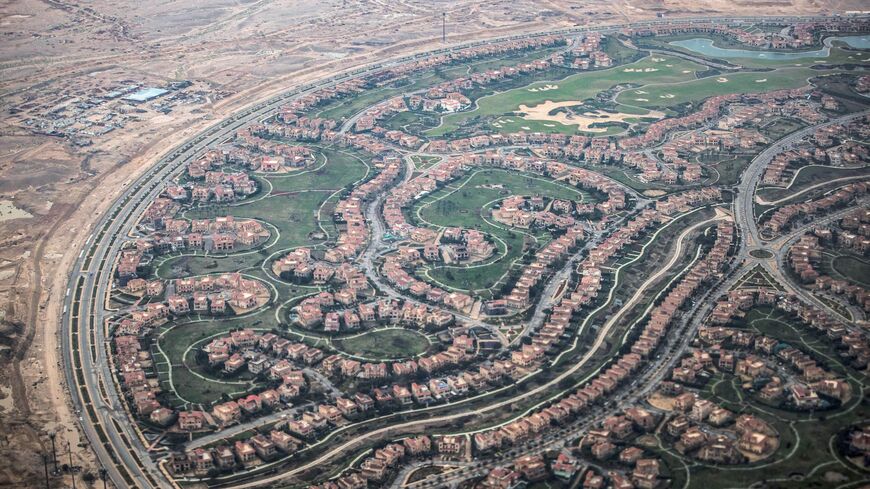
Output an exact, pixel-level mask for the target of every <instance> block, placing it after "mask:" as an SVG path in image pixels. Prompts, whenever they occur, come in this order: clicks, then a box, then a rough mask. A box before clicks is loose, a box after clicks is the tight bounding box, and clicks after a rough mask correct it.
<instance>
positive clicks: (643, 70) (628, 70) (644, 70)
mask: <svg viewBox="0 0 870 489" xmlns="http://www.w3.org/2000/svg"><path fill="white" fill-rule="evenodd" d="M622 71H623V72H625V73H650V72H653V71H659V69H658V68H625V69H624V70H622Z"/></svg>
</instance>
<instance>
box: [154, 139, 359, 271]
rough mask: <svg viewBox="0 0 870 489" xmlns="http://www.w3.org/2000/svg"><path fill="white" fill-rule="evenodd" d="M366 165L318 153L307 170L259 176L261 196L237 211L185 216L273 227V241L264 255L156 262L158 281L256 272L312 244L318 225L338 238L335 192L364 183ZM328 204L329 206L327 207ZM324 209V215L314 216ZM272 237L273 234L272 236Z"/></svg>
mask: <svg viewBox="0 0 870 489" xmlns="http://www.w3.org/2000/svg"><path fill="white" fill-rule="evenodd" d="M367 165H368V163H367V162H366V161H365V160H363V159H361V158H360V157H359V156H356V155H355V154H353V153H350V152H345V151H339V150H333V149H322V150H321V153H319V154H318V156H317V163H316V165H315V166H314V167H313V168H312V169H311V170H306V171H302V172H297V173H289V174H281V175H269V176H264V175H260V176H259V177H258V178H259V179H260V181H261V182H265V183H261V185H262V186H263V188H264V189H266V192H267V193H266V194H265V195H260V196H258V197H255V198H253V199H251V200H250V201H247V202H241V203H240V204H238V205H217V204H213V205H209V206H208V207H203V208H195V209H191V210H189V211H187V212H186V213H185V214H184V215H185V217H187V218H188V219H200V218H214V217H215V216H223V215H231V216H234V217H237V218H256V219H260V220H263V221H266V222H268V223H270V224H272V225H274V226H275V228H276V229H277V231H278V235H277V236H272V237H270V239H269V243H270V245H269V246H268V247H267V249H265V250H258V251H253V252H244V253H232V254H230V255H228V256H204V255H198V256H189V255H185V256H180V257H173V258H169V259H167V260H165V261H163V262H161V264H160V266H159V268H158V270H157V273H158V276H160V277H162V278H175V277H180V276H186V275H201V274H204V273H217V272H229V271H236V270H241V269H248V268H254V267H259V265H260V264H261V263H262V262H263V260H264V259H265V258H266V257H268V256H269V255H270V254H271V253H273V252H275V251H277V250H284V249H288V248H293V247H296V246H306V245H313V244H316V243H317V241H313V240H312V239H310V238H309V234H310V233H312V232H314V231H319V230H320V226H318V218H321V220H320V224H321V225H323V227H324V228H325V229H326V232H327V233H328V234H329V238H331V239H334V238H335V237H336V236H337V233H336V232H335V228H334V226H333V225H332V213H331V211H330V209H329V206H330V204H332V203H335V202H337V201H338V198H339V196H338V195H337V194H336V192H337V191H338V190H341V189H342V188H344V187H346V186H348V185H350V184H352V183H354V182H356V181H358V180H360V179H362V178H365V177H367V176H368V175H369V174H370V171H369V168H368V166H367ZM327 201H329V202H327ZM321 207H323V211H322V212H320V213H319V214H318V211H319V210H320V209H321ZM273 232H274V230H273Z"/></svg>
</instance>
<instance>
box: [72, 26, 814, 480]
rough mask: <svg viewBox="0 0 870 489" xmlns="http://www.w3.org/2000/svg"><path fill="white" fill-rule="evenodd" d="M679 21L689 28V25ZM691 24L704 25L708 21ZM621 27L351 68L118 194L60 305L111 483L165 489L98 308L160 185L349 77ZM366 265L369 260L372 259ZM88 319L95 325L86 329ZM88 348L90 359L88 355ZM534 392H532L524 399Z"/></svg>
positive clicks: (200, 143)
mask: <svg viewBox="0 0 870 489" xmlns="http://www.w3.org/2000/svg"><path fill="white" fill-rule="evenodd" d="M762 19H763V18H761V17H745V18H737V17H729V18H722V19H718V20H720V21H722V22H738V23H739V22H743V23H755V22H758V21H759V20H762ZM818 19H820V20H821V19H824V18H818ZM683 20H685V21H691V20H692V19H683ZM694 20H703V21H709V20H710V19H709V18H706V19H694ZM768 20H769V19H768ZM776 20H778V21H782V22H792V21H796V20H812V18H809V19H808V18H797V17H778V18H776ZM668 22H671V21H670V20H655V21H646V22H640V23H636V24H632V25H631V27H643V26H651V25H658V24H664V23H668ZM625 27H629V25H627V24H619V25H613V26H608V27H603V28H602V27H601V26H598V27H581V28H570V29H561V30H557V31H550V32H541V33H534V34H524V35H516V36H508V37H506V38H499V39H491V40H485V41H477V42H473V43H468V44H466V45H463V46H455V47H451V48H445V49H440V50H435V51H432V52H430V53H420V54H417V55H412V56H406V57H402V58H399V59H397V60H394V61H390V62H385V63H380V64H376V65H372V66H370V67H367V68H360V69H356V70H353V71H351V72H349V73H345V74H341V75H338V76H335V77H332V78H328V79H326V80H324V81H323V82H321V83H320V84H317V85H314V84H309V85H305V86H303V87H300V88H299V89H296V90H294V91H291V92H287V93H285V94H282V95H280V96H278V97H275V98H272V99H270V100H268V101H264V102H261V103H258V104H256V105H254V106H252V107H250V108H248V109H245V110H243V111H240V112H239V113H237V114H236V115H234V116H232V117H230V118H228V119H226V120H224V121H221V122H220V123H219V124H216V125H215V126H212V127H210V128H208V129H206V130H205V131H203V132H202V133H200V134H199V135H197V136H196V137H194V138H193V139H192V140H191V141H190V142H188V143H186V144H184V145H182V146H180V147H178V148H176V149H174V150H172V151H171V152H170V154H169V155H167V156H166V157H164V158H162V159H160V160H159V161H158V162H157V163H156V164H155V167H154V168H152V169H151V170H150V171H149V172H147V173H146V174H145V175H143V176H142V177H141V178H139V179H137V180H136V181H135V182H134V183H133V184H132V185H131V186H130V187H128V188H127V189H126V190H125V191H124V192H123V193H122V194H121V196H120V197H119V199H118V201H117V202H116V203H115V204H114V205H113V206H112V207H111V208H110V209H108V211H107V212H106V214H105V215H104V216H103V217H102V218H101V219H100V221H99V222H98V224H97V226H96V227H95V232H94V234H92V235H91V237H89V238H88V240H87V242H86V245H85V249H84V250H83V252H82V255H81V256H80V258H79V259H78V260H77V261H76V263H75V266H74V268H73V270H72V271H71V273H70V282H69V287H70V289H69V292H68V293H67V295H66V297H65V298H64V309H63V310H64V312H63V314H62V317H61V327H60V332H61V336H62V342H61V344H62V346H63V353H64V362H65V364H66V365H67V366H72V365H73V364H74V361H73V357H74V353H75V356H76V357H77V358H78V360H79V361H80V362H81V369H80V372H81V374H82V376H83V378H84V383H83V384H82V385H81V388H82V389H84V392H85V395H86V398H85V397H84V396H83V394H82V392H80V391H79V384H78V379H77V378H76V373H75V372H74V371H73V369H72V368H71V367H70V368H67V369H65V375H66V378H67V385H68V386H69V388H70V392H71V397H72V400H73V404H74V406H75V407H76V409H78V410H80V411H81V412H82V428H83V430H84V433H85V435H86V437H87V439H88V440H89V441H90V444H91V446H92V447H93V449H94V452H95V455H96V456H97V458H98V459H99V461H100V463H101V465H103V466H104V467H105V468H106V469H107V470H108V472H109V477H110V479H111V480H112V482H113V484H114V485H115V486H116V487H128V486H130V483H128V482H127V481H126V480H125V478H124V476H123V475H122V474H121V472H120V471H119V469H118V466H116V464H115V463H114V462H113V455H114V456H117V457H119V459H120V460H119V462H120V466H122V467H123V470H124V471H125V472H126V473H128V474H130V477H131V478H132V480H133V484H135V485H137V486H139V487H155V486H156V487H168V485H169V484H168V482H167V481H166V478H165V476H164V474H162V473H161V472H160V471H159V470H158V469H157V467H156V464H155V463H154V462H153V461H152V460H151V458H150V456H149V454H148V452H147V449H146V448H145V447H144V445H143V444H142V443H141V442H140V441H139V439H138V435H137V434H136V432H135V428H134V427H133V425H132V424H131V423H129V420H128V419H127V413H126V412H124V411H123V406H122V405H121V403H120V401H119V393H118V391H117V389H116V388H115V385H114V383H113V382H111V381H109V379H111V378H112V376H111V372H110V365H109V359H108V358H107V350H106V349H105V346H106V342H107V340H108V338H107V336H106V332H105V331H104V330H103V324H104V319H105V318H106V311H105V310H104V308H103V304H102V301H103V298H104V297H106V293H107V292H108V289H109V286H110V284H111V277H112V270H113V264H114V262H115V259H116V257H117V254H118V251H119V248H120V245H121V241H120V239H119V238H120V237H123V236H126V235H127V234H129V233H130V232H131V230H132V229H133V228H134V224H135V222H136V220H137V219H138V217H139V216H140V215H141V214H142V212H143V211H144V209H145V208H146V207H147V205H148V203H149V202H150V201H151V200H152V199H153V197H155V196H156V195H157V194H158V193H159V192H160V190H161V189H162V187H163V185H164V184H165V183H166V182H168V181H170V180H172V178H173V177H174V176H175V175H176V174H177V173H178V172H179V171H180V170H181V169H182V168H183V166H184V164H185V163H186V162H188V161H190V160H191V159H193V158H195V157H196V156H198V155H199V154H200V153H201V152H203V151H204V150H206V149H207V148H209V147H211V146H214V145H215V144H218V143H220V142H222V141H223V140H225V139H226V138H227V137H228V136H230V135H231V134H232V133H233V132H234V131H235V130H236V129H238V128H239V127H242V126H244V125H247V124H250V123H252V122H255V121H258V120H262V119H264V118H265V117H267V116H269V115H270V114H272V113H274V111H275V110H277V109H278V108H279V107H280V106H281V105H283V104H285V103H286V102H287V101H288V100H290V99H292V98H293V97H296V96H300V95H302V94H305V93H309V92H311V91H313V90H314V89H316V88H321V87H327V86H332V85H335V84H337V83H340V82H342V81H344V80H347V79H349V78H351V77H354V76H358V75H362V74H365V73H368V72H372V71H375V70H378V69H381V68H383V67H386V66H390V65H394V64H397V63H402V62H406V61H411V60H414V59H417V58H420V57H423V56H426V55H431V54H438V53H444V52H448V51H450V50H452V49H456V48H458V47H465V46H477V45H483V44H487V43H493V42H500V41H503V40H511V39H524V38H529V37H534V36H537V35H544V34H567V35H570V34H575V33H580V32H584V31H587V30H604V31H607V32H613V31H616V30H619V29H623V28H625ZM752 188H754V186H752ZM369 259H371V256H370V255H369ZM80 284H81V287H80ZM91 318H93V323H92V324H91V321H90V320H91ZM74 319H77V326H78V333H79V334H78V335H77V337H76V339H77V342H76V344H75V345H74V344H73V336H72V334H71V333H72V324H71V323H72V321H73V320H74ZM92 348H93V350H94V351H95V354H91V351H92ZM101 379H105V382H101ZM101 388H102V389H101ZM103 390H104V391H105V394H106V396H107V398H108V402H105V401H104V400H103ZM536 392H537V391H530V392H528V393H526V395H531V394H533V393H536ZM86 406H90V407H92V408H93V409H94V411H95V414H94V415H93V417H92V416H91V415H89V414H88V412H87V410H86V409H85V407H86ZM113 421H114V422H113ZM115 422H117V424H116V423H115ZM98 430H102V432H103V433H105V435H106V437H107V442H106V444H103V443H102V442H101V441H100V436H99V434H98ZM128 442H129V443H130V447H131V448H129V449H128V448H127V443H128ZM140 464H141V465H140Z"/></svg>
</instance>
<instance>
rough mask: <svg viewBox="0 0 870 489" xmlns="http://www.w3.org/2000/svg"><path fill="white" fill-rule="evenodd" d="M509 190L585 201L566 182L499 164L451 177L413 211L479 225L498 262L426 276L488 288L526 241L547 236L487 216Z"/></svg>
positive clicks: (434, 220) (446, 222) (442, 221)
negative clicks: (492, 244)
mask: <svg viewBox="0 0 870 489" xmlns="http://www.w3.org/2000/svg"><path fill="white" fill-rule="evenodd" d="M508 195H542V196H545V197H549V198H563V199H565V198H567V199H572V200H578V201H579V200H588V198H589V197H588V195H587V194H585V193H584V192H581V191H580V190H578V189H575V188H571V187H569V186H567V185H565V184H560V183H557V182H553V181H549V180H545V179H543V178H541V177H533V176H527V175H523V174H518V173H513V172H507V171H504V170H497V169H485V170H479V171H476V172H475V173H473V174H472V175H471V176H469V177H466V178H464V179H461V180H459V181H457V182H454V183H453V184H451V185H448V186H447V187H445V188H442V189H441V190H439V191H438V192H435V193H433V194H432V195H431V196H429V197H428V198H426V199H424V200H423V201H421V202H420V203H419V204H418V205H417V206H416V207H415V208H414V210H413V215H414V216H415V217H416V216H419V218H420V219H421V220H422V221H423V223H424V224H425V223H429V224H431V225H434V226H441V227H448V226H461V227H466V228H472V229H478V230H480V231H483V232H485V233H488V234H490V235H491V236H493V237H495V238H497V239H496V254H499V255H500V256H499V259H498V260H496V261H490V260H487V262H488V263H489V264H485V265H478V266H473V267H463V266H442V267H436V268H432V269H431V270H429V272H428V274H427V275H428V277H429V278H431V279H434V280H435V281H436V282H438V283H440V284H444V285H446V286H448V287H454V288H457V289H461V290H478V289H489V288H492V287H494V286H496V285H497V284H498V283H499V281H500V280H502V278H503V277H504V275H505V274H506V273H507V272H508V270H509V269H510V268H511V265H512V264H513V262H514V261H515V260H516V259H517V258H519V257H520V256H521V255H522V254H523V247H524V242H529V241H532V242H535V243H536V245H535V246H536V247H540V246H542V245H543V244H544V243H546V241H547V240H548V239H549V238H548V237H545V236H540V237H539V236H535V235H533V234H531V233H529V232H528V231H525V230H522V229H512V228H508V227H506V226H504V225H502V224H499V223H496V222H495V221H492V220H491V217H490V216H489V214H490V211H491V208H492V205H493V204H495V203H496V202H498V201H499V200H500V199H502V198H504V197H507V196H508Z"/></svg>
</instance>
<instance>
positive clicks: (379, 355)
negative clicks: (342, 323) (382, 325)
mask: <svg viewBox="0 0 870 489" xmlns="http://www.w3.org/2000/svg"><path fill="white" fill-rule="evenodd" d="M332 345H333V346H334V347H335V348H336V349H338V350H341V351H343V352H345V353H347V354H349V355H354V356H358V357H362V358H366V359H370V360H398V359H403V358H413V357H416V356H417V355H419V354H421V353H424V352H425V351H426V350H427V349H428V348H429V345H430V342H429V339H428V338H427V337H426V336H425V335H424V334H423V333H420V332H419V331H414V330H410V329H400V328H395V329H381V330H374V331H369V332H367V333H362V334H361V335H358V336H352V337H349V338H344V339H339V340H333V342H332Z"/></svg>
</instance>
